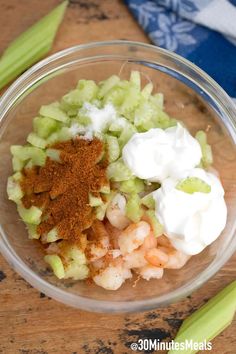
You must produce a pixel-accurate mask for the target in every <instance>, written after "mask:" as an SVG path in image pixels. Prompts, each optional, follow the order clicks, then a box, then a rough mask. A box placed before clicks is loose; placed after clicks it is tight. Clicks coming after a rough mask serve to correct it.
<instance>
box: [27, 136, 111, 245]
mask: <svg viewBox="0 0 236 354" xmlns="http://www.w3.org/2000/svg"><path fill="white" fill-rule="evenodd" d="M51 148H53V149H57V150H59V151H60V162H57V161H53V160H51V159H50V158H47V160H46V163H45V166H43V167H33V168H31V169H25V170H24V178H23V180H22V182H21V187H22V189H23V191H24V192H25V196H24V197H23V200H22V201H23V204H24V206H25V207H26V208H29V207H30V206H32V205H35V206H38V207H41V208H42V210H43V214H42V222H41V223H40V224H39V225H38V228H37V231H38V232H39V234H40V235H44V234H46V233H48V232H49V231H50V230H51V229H53V228H54V227H56V228H57V232H58V234H59V236H60V237H61V238H62V239H65V240H70V241H78V240H79V239H80V237H81V235H82V233H83V231H84V230H86V229H88V228H89V227H90V226H91V224H92V222H93V220H94V218H95V216H94V213H93V209H92V207H91V206H90V205H89V193H94V194H97V193H99V190H100V189H101V187H102V186H103V185H104V184H107V183H108V181H107V178H106V167H107V163H106V161H104V160H101V157H102V154H103V151H104V145H103V142H102V141H100V140H99V139H97V138H95V139H93V140H91V141H89V140H84V139H81V138H76V139H74V140H69V141H66V142H61V143H56V144H54V145H53V146H51Z"/></svg>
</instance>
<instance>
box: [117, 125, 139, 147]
mask: <svg viewBox="0 0 236 354" xmlns="http://www.w3.org/2000/svg"><path fill="white" fill-rule="evenodd" d="M136 132H137V129H136V128H135V127H134V126H133V125H132V124H129V125H127V127H125V129H124V130H123V131H122V133H121V135H120V137H119V138H118V141H119V145H120V148H121V149H122V148H123V147H124V146H125V144H126V143H127V142H128V141H129V139H130V138H131V137H132V136H133V135H134V134H135V133H136Z"/></svg>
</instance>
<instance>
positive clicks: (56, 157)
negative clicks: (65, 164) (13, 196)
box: [46, 148, 61, 162]
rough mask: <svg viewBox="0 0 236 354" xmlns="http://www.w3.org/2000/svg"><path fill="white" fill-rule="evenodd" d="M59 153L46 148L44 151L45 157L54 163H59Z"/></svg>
mask: <svg viewBox="0 0 236 354" xmlns="http://www.w3.org/2000/svg"><path fill="white" fill-rule="evenodd" d="M60 153H61V152H60V151H59V150H56V149H51V148H48V149H47V150H46V155H47V157H49V158H50V159H51V160H53V161H56V162H61V158H60Z"/></svg>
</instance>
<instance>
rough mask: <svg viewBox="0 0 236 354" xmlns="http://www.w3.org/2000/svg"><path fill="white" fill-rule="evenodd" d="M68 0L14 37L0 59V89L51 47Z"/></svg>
mask: <svg viewBox="0 0 236 354" xmlns="http://www.w3.org/2000/svg"><path fill="white" fill-rule="evenodd" d="M67 4H68V1H63V2H62V4H60V5H59V6H57V7H56V8H55V9H54V10H52V11H51V12H50V13H49V14H48V15H47V16H45V17H43V18H42V19H41V20H39V21H38V22H37V23H36V24H34V25H33V26H32V27H30V28H29V29H28V30H27V31H25V32H24V33H22V34H21V35H20V36H19V37H18V38H16V39H15V40H14V41H13V42H12V43H11V44H10V46H9V47H8V48H7V49H6V50H5V52H4V53H3V55H2V57H1V59H0V89H1V88H2V87H4V86H5V85H6V84H8V83H9V82H10V81H11V80H13V79H14V78H15V77H16V76H18V75H19V74H21V73H22V72H23V71H24V70H26V69H27V68H28V67H30V66H31V65H33V64H34V63H36V62H37V61H38V60H39V59H41V58H42V57H43V56H44V55H46V54H47V52H48V51H49V50H50V49H51V46H52V43H53V40H54V37H55V35H56V32H57V29H58V27H59V25H60V22H61V20H62V18H63V15H64V12H65V9H66V7H67Z"/></svg>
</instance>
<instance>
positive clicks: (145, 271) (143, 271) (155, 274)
mask: <svg viewBox="0 0 236 354" xmlns="http://www.w3.org/2000/svg"><path fill="white" fill-rule="evenodd" d="M136 271H137V272H138V274H140V275H141V277H142V278H143V279H145V280H150V279H152V278H154V279H161V278H162V277H163V273H164V271H163V268H159V267H154V266H152V265H146V266H144V267H142V268H139V269H137V270H136Z"/></svg>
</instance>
